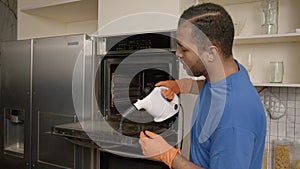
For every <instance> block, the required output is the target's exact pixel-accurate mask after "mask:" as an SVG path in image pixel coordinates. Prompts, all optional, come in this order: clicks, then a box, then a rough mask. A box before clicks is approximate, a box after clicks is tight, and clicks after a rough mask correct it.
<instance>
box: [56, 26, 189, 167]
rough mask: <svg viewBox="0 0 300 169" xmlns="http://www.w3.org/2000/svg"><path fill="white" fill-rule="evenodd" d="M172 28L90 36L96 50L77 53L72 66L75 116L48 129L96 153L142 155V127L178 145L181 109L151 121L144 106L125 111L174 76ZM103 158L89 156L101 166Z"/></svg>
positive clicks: (180, 134)
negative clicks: (75, 67) (91, 53)
mask: <svg viewBox="0 0 300 169" xmlns="http://www.w3.org/2000/svg"><path fill="white" fill-rule="evenodd" d="M174 33H175V32H172V31H169V32H158V33H142V34H135V35H121V36H109V37H94V38H95V41H96V49H95V50H96V52H95V53H96V55H95V56H94V58H90V57H82V58H80V59H79V60H81V61H82V62H80V63H78V64H77V65H78V70H76V71H75V72H77V74H78V75H79V76H78V78H77V79H75V80H74V79H73V85H74V84H75V85H77V86H73V89H76V92H77V94H78V97H77V96H75V98H74V102H75V103H77V105H78V106H77V107H76V104H75V109H76V115H77V118H78V122H76V123H69V124H63V125H57V126H54V127H53V128H52V134H55V135H59V136H64V137H66V138H67V139H68V140H69V141H71V142H73V143H75V144H78V145H81V146H88V147H93V148H95V149H97V151H98V150H100V152H101V153H99V154H100V156H102V155H105V156H109V155H111V156H112V157H114V158H120V159H123V157H124V158H131V157H134V158H132V159H136V160H137V159H140V158H145V157H144V156H143V155H142V151H141V149H140V145H139V143H138V140H139V133H140V132H141V131H144V130H150V131H152V132H155V133H157V134H160V135H161V136H162V137H163V138H164V139H165V140H167V141H168V143H170V144H171V145H173V146H177V147H180V146H181V143H182V131H183V130H182V126H183V125H182V124H183V122H182V121H183V120H182V113H177V114H176V115H174V116H173V117H171V118H169V119H167V120H165V121H163V122H154V120H153V117H152V116H150V115H149V113H148V112H146V111H144V110H143V111H138V110H135V111H132V113H130V114H128V115H126V112H127V110H128V109H132V108H133V103H134V102H136V101H137V99H141V98H143V97H144V96H145V91H146V90H152V89H153V88H154V87H155V84H156V83H157V82H159V81H162V80H169V79H177V78H178V74H179V60H178V57H177V56H175V49H176V41H175V38H173V37H174ZM74 77H75V76H74ZM73 92H74V91H73ZM73 96H74V93H73ZM112 154H114V155H116V156H114V155H112ZM103 158H104V157H103V156H102V157H98V156H97V157H94V158H93V159H98V160H99V159H102V160H100V161H101V162H100V161H99V163H101V164H100V166H102V167H103V166H106V165H108V163H105V161H107V160H103ZM143 160H144V159H143ZM133 161H135V160H133ZM137 161H139V160H137ZM134 163H135V162H134ZM159 165H161V164H160V163H159ZM120 167H123V166H120ZM94 168H98V167H94ZM104 168H109V167H104Z"/></svg>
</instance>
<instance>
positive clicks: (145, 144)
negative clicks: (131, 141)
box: [139, 131, 179, 168]
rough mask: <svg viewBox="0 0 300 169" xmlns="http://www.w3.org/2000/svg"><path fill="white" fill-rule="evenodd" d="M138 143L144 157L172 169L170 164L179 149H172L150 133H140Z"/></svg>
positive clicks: (158, 136) (159, 137)
mask: <svg viewBox="0 0 300 169" xmlns="http://www.w3.org/2000/svg"><path fill="white" fill-rule="evenodd" d="M139 143H140V145H141V149H142V151H143V154H144V155H145V156H147V157H150V158H152V159H155V160H159V161H163V162H164V163H165V164H167V165H168V166H169V167H170V168H172V162H173V160H174V158H175V156H176V154H177V152H178V151H179V149H176V148H174V147H172V146H171V145H169V144H168V143H167V142H166V141H165V140H164V139H163V138H162V137H161V136H160V135H157V134H155V133H152V132H150V131H145V133H144V132H141V133H140V140H139Z"/></svg>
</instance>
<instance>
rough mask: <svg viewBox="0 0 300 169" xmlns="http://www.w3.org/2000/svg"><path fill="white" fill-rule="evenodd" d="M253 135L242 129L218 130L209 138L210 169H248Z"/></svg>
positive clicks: (252, 146) (253, 139) (253, 140)
mask: <svg viewBox="0 0 300 169" xmlns="http://www.w3.org/2000/svg"><path fill="white" fill-rule="evenodd" d="M254 142H255V135H254V134H253V133H252V132H251V131H249V130H245V129H242V128H226V129H218V130H216V131H215V133H214V134H213V137H211V151H210V169H249V168H250V163H251V160H252V155H253V148H254Z"/></svg>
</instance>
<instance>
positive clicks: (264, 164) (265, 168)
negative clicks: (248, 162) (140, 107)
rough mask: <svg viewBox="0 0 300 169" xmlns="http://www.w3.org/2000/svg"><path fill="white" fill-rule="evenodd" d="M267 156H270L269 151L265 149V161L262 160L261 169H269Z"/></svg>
mask: <svg viewBox="0 0 300 169" xmlns="http://www.w3.org/2000/svg"><path fill="white" fill-rule="evenodd" d="M267 156H268V151H267V149H266V148H265V149H264V155H263V159H262V165H261V169H267Z"/></svg>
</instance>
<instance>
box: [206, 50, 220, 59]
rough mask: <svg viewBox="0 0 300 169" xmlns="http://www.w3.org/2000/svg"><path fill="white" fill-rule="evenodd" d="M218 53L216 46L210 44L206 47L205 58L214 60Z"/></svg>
mask: <svg viewBox="0 0 300 169" xmlns="http://www.w3.org/2000/svg"><path fill="white" fill-rule="evenodd" d="M218 54H219V52H218V48H217V47H216V46H210V47H209V49H208V55H207V60H208V61H209V62H213V61H215V59H216V57H217V56H218Z"/></svg>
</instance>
